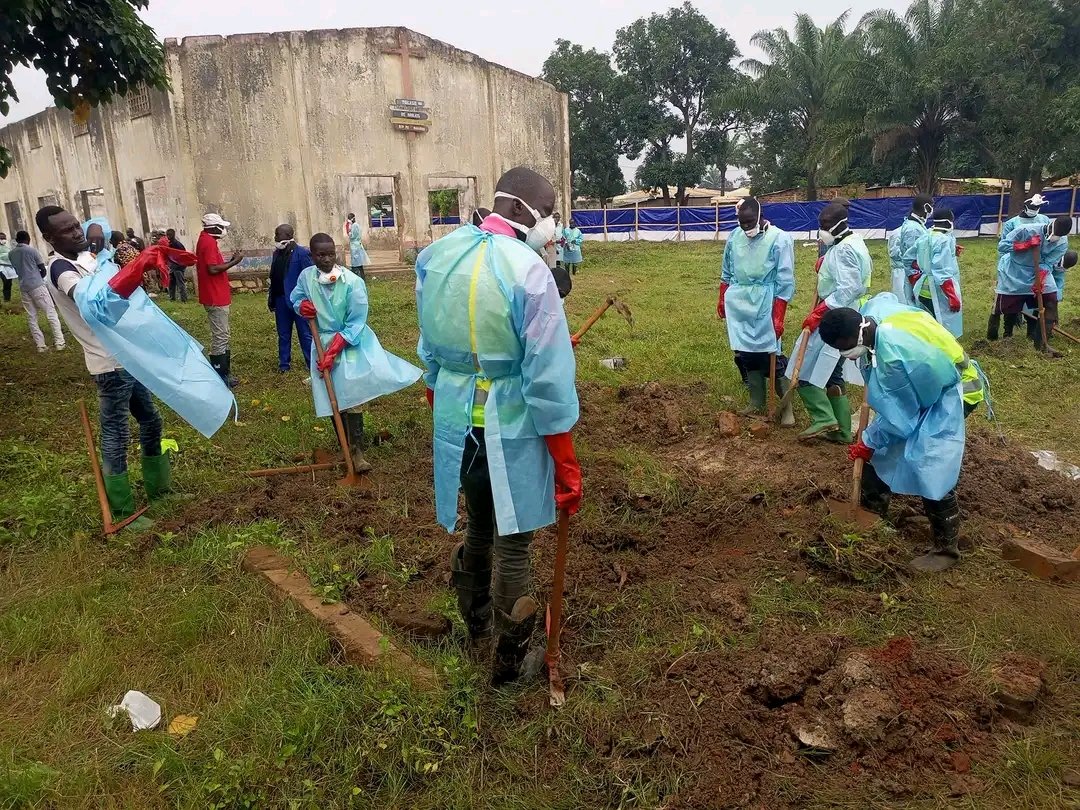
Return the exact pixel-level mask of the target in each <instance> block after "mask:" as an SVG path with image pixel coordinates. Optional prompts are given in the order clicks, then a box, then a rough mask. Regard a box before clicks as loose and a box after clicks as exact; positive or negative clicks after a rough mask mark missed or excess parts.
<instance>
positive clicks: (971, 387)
mask: <svg viewBox="0 0 1080 810" xmlns="http://www.w3.org/2000/svg"><path fill="white" fill-rule="evenodd" d="M881 322H882V323H887V324H889V325H890V326H893V327H895V328H897V329H903V330H904V331H905V332H907V333H909V334H912V335H915V337H917V338H919V339H920V340H922V341H925V342H926V343H929V344H930V345H931V346H934V347H936V348H938V349H941V351H943V352H944V353H945V355H946V356H947V357H948V358H949V359H950V360H952V362H953V363H954V364H955V365H956V370H957V371H959V372H960V382H961V383H962V385H963V392H964V402H966V403H967V404H968V405H978V404H979V403H980V402H982V401H983V400H984V399H985V398H986V391H985V390H984V389H983V381H982V378H981V377H980V376H979V370H978V368H976V366H975V364H974V363H973V362H971V358H970V357H968V356H967V353H966V352H965V351H964V347H963V346H961V345H960V344H959V343H958V342H957V340H956V338H954V337H953V336H952V333H951V332H949V330H948V329H946V328H945V327H944V326H942V325H941V324H940V323H938V322H937V321H936V320H935V319H934V318H933V316H931V315H930V313H928V312H923V311H919V312H913V311H906V310H905V311H904V312H897V313H894V314H892V315H889V316H888V317H886V318H883V319H882V321H881Z"/></svg>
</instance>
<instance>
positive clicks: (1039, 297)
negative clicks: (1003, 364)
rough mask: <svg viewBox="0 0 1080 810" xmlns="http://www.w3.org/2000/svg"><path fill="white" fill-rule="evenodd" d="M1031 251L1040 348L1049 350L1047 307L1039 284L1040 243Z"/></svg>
mask: <svg viewBox="0 0 1080 810" xmlns="http://www.w3.org/2000/svg"><path fill="white" fill-rule="evenodd" d="M1031 251H1032V259H1031V260H1032V262H1033V263H1034V266H1035V286H1036V290H1035V301H1036V303H1038V305H1039V338H1040V343H1039V348H1040V349H1041V350H1042V351H1044V352H1045V351H1047V350H1049V348H1050V344H1049V343H1048V342H1047V340H1046V309H1045V308H1044V307H1043V294H1042V285H1041V284H1039V245H1035V247H1033V248H1032V249H1031Z"/></svg>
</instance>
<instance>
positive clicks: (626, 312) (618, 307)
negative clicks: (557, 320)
mask: <svg viewBox="0 0 1080 810" xmlns="http://www.w3.org/2000/svg"><path fill="white" fill-rule="evenodd" d="M610 307H614V308H615V311H616V312H618V313H619V314H620V315H622V316H623V317H624V318H626V322H627V323H628V324H630V328H631V329H633V328H634V313H632V312H631V311H630V307H628V306H627V305H626V304H625V303H623V302H622V301H620V300H619V299H618V298H616V297H615V296H614V295H609V296H608V298H607V300H606V301H604V303H603V304H601V305H600V306H598V307H597V308H596V310H595V311H594V312H593V314H592V315H590V316H589V318H588V320H586V321H585V323H583V324H582V325H581V328H580V329H578V330H577V331H576V332H575V333H574V335H573V341H574V345H577V342H578V341H579V340H581V337H582V335H584V334H585V333H586V332H588V331H589V330H590V329H592V328H593V325H594V324H595V323H596V322H597V321H598V320H600V318H601V317H603V315H604V313H605V312H607V311H608V309H609V308H610Z"/></svg>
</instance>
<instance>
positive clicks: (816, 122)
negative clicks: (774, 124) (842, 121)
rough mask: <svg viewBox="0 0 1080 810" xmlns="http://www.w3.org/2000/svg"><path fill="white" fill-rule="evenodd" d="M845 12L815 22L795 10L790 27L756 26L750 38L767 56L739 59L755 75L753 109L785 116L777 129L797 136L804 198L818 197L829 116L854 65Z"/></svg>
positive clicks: (770, 116)
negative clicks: (824, 22)
mask: <svg viewBox="0 0 1080 810" xmlns="http://www.w3.org/2000/svg"><path fill="white" fill-rule="evenodd" d="M847 17H848V13H847V12H844V13H843V14H841V15H840V16H839V17H837V18H836V20H834V21H833V22H831V23H829V24H828V25H827V26H825V27H824V28H818V26H817V25H815V24H814V21H813V20H812V19H811V18H810V16H809V15H808V14H797V15H795V27H794V29H793V32H792V33H790V34H789V33H788V32H787V31H786V30H785V29H783V28H777V29H774V30H772V31H759V32H758V33H756V34H754V36H753V38H752V39H751V40H750V41H751V43H752V44H753V45H755V46H756V47H758V48H760V49H761V50H762V51H764V52H765V56H766V57H767V58H768V61H767V62H763V61H761V60H758V59H745V60H743V62H742V66H743V69H744V70H747V71H748V72H749V73H750V74H751V75H752V76H754V77H755V78H756V79H757V80H758V81H757V85H756V87H755V88H754V89H753V93H752V98H753V99H754V100H755V102H756V105H755V106H756V112H757V114H758V115H759V116H760V117H763V118H765V119H769V120H770V121H771V120H772V119H774V118H784V119H786V120H787V122H788V124H787V126H785V127H780V130H783V131H784V132H785V133H787V134H789V135H790V136H791V137H794V138H797V139H798V140H799V152H800V154H801V163H802V171H801V178H800V179H801V180H802V181H803V183H804V184H805V188H806V199H808V200H816V199H817V183H818V173H819V171H820V168H821V163H822V160H823V156H824V153H825V145H826V142H827V134H828V122H829V118H830V116H834V115H835V114H836V112H837V100H838V96H839V93H840V88H841V86H842V84H843V79H844V77H845V75H846V72H847V71H849V70H850V69H851V67H852V58H851V57H852V51H851V43H850V41H849V38H848V35H847V34H846V33H845V31H844V26H845V25H846V24H847ZM777 131H779V130H777ZM785 141H786V139H785ZM785 145H786V144H785ZM763 157H764V156H763ZM777 157H778V158H779V157H780V156H779V155H777ZM751 177H754V178H755V180H756V179H757V178H756V176H755V175H753V174H751ZM755 190H756V187H755Z"/></svg>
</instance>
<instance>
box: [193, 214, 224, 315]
mask: <svg viewBox="0 0 1080 810" xmlns="http://www.w3.org/2000/svg"><path fill="white" fill-rule="evenodd" d="M218 264H225V259H223V258H222V257H221V249H220V248H219V247H218V240H217V239H215V238H214V237H212V236H211V235H210V234H208V233H207V232H206V231H203V232H202V233H200V234H199V241H198V242H196V243H195V273H196V277H197V278H198V279H199V303H200V304H202V305H203V306H207V307H227V306H229V304H231V303H232V287H231V286H230V285H229V274H228V273H227V272H225V273H217V274H215V275H210V273H209V272H208V271H207V268H210V267H213V266H215V265H218Z"/></svg>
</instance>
